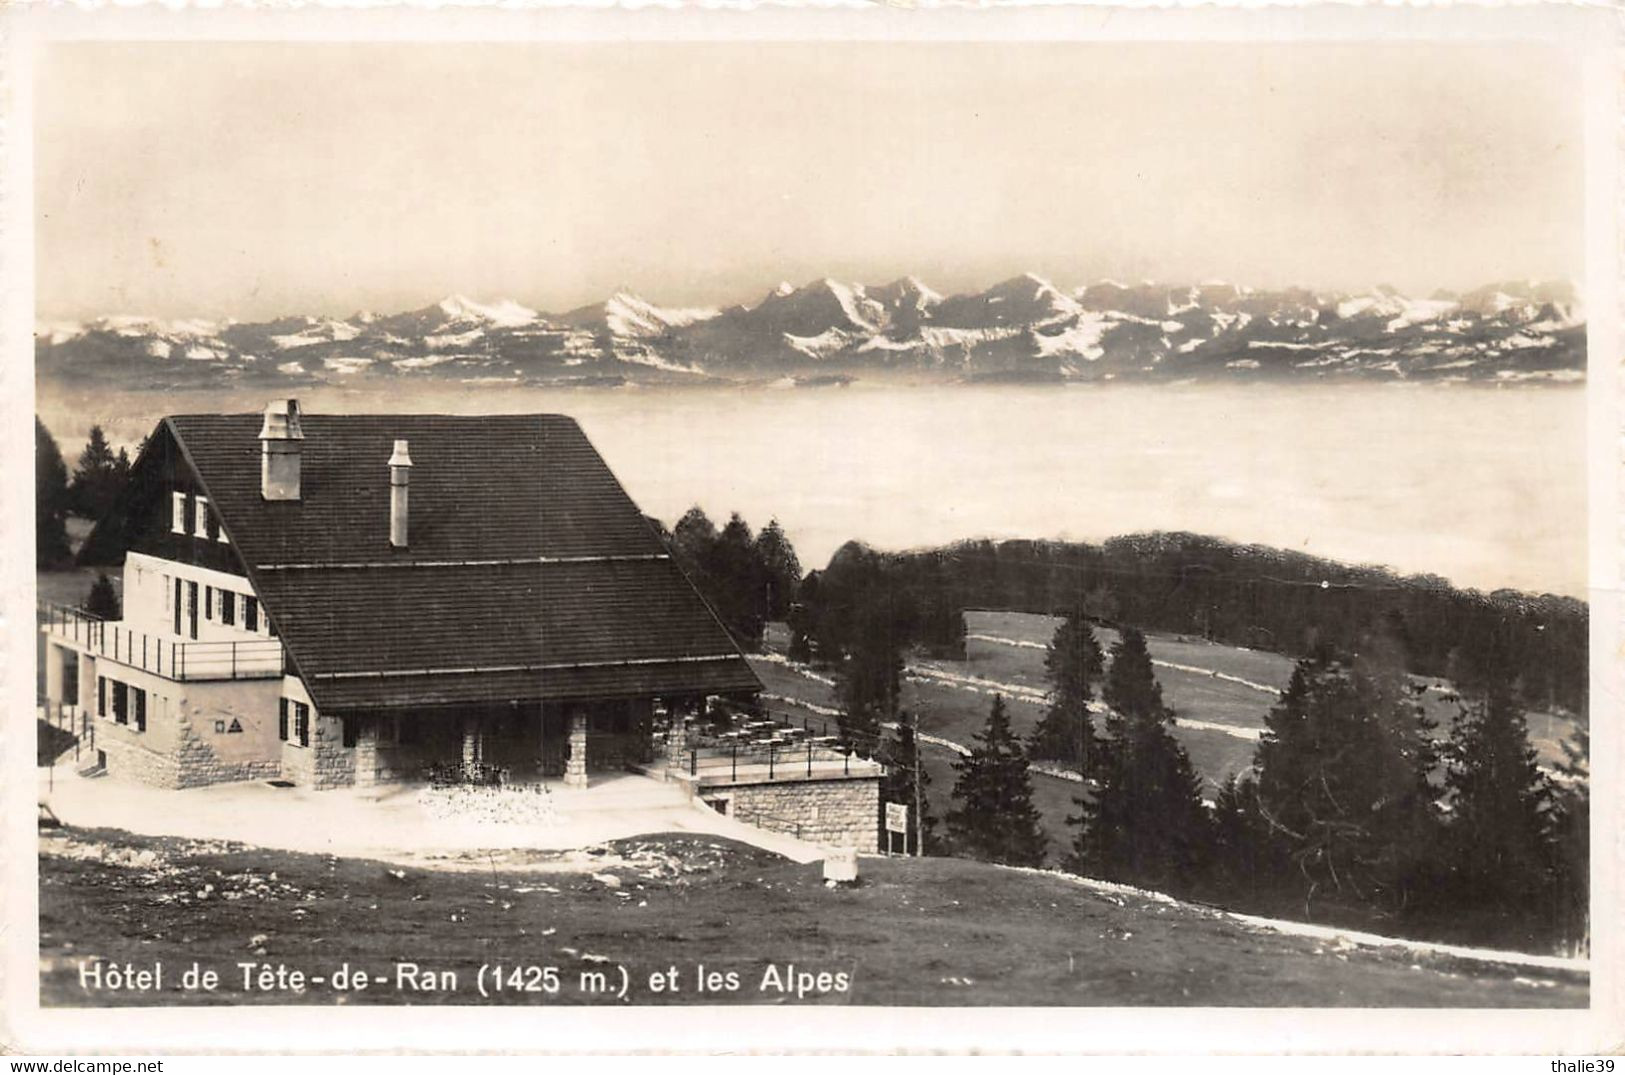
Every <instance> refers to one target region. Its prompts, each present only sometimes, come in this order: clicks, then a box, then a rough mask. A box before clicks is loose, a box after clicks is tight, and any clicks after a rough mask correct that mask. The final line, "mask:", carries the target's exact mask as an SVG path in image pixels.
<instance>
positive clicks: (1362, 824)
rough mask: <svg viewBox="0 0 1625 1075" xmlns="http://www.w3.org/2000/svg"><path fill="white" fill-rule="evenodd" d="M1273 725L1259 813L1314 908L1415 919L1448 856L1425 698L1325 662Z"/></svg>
mask: <svg viewBox="0 0 1625 1075" xmlns="http://www.w3.org/2000/svg"><path fill="white" fill-rule="evenodd" d="M1401 678H1402V677H1401ZM1264 724H1265V730H1264V735H1263V738H1262V739H1261V740H1260V742H1259V746H1258V751H1257V754H1256V763H1255V767H1256V768H1257V770H1258V806H1259V813H1260V815H1261V816H1262V817H1263V818H1264V820H1265V822H1266V824H1267V825H1268V828H1269V834H1270V835H1269V838H1270V841H1271V843H1272V844H1273V845H1274V850H1273V855H1274V858H1275V860H1276V861H1277V862H1279V863H1282V864H1284V865H1283V871H1284V873H1286V874H1288V875H1291V876H1293V877H1294V878H1295V880H1296V882H1297V883H1298V884H1299V886H1300V887H1301V889H1302V891H1303V893H1304V896H1305V900H1306V902H1307V901H1309V900H1312V899H1313V898H1316V897H1317V896H1318V895H1320V894H1322V893H1337V894H1338V895H1339V897H1340V898H1342V899H1344V900H1353V901H1356V902H1361V903H1365V904H1368V905H1371V906H1375V907H1378V908H1381V909H1384V910H1387V911H1390V912H1396V911H1398V910H1401V909H1403V908H1404V907H1406V906H1407V905H1408V904H1409V903H1410V902H1411V900H1412V896H1413V895H1414V894H1415V893H1416V892H1417V891H1418V889H1419V888H1421V887H1425V883H1424V880H1423V879H1424V876H1425V875H1426V874H1427V872H1428V871H1429V870H1430V869H1431V865H1430V858H1431V855H1432V853H1433V851H1434V849H1435V848H1436V847H1437V814H1436V811H1435V808H1434V805H1433V800H1434V798H1435V792H1434V789H1433V788H1432V787H1430V785H1429V783H1428V773H1429V771H1430V770H1431V768H1432V766H1433V764H1434V761H1435V756H1434V751H1433V749H1432V747H1431V737H1430V736H1429V735H1428V734H1427V729H1428V727H1429V724H1428V722H1427V720H1426V717H1425V714H1424V713H1423V711H1422V708H1421V705H1420V703H1419V702H1418V701H1417V699H1416V696H1415V694H1414V693H1413V692H1412V691H1411V690H1410V689H1409V688H1408V686H1403V685H1400V684H1399V683H1397V682H1396V681H1394V680H1393V679H1392V677H1381V676H1373V675H1372V674H1370V673H1369V672H1367V671H1364V670H1361V669H1350V668H1349V667H1347V666H1346V665H1344V664H1343V663H1341V662H1339V661H1337V660H1334V659H1333V658H1332V656H1331V655H1330V654H1329V653H1328V652H1326V651H1320V652H1317V653H1316V654H1314V655H1312V656H1311V657H1309V658H1306V659H1305V660H1302V661H1300V662H1298V665H1297V667H1296V668H1294V670H1293V673H1292V679H1291V681H1290V682H1289V683H1288V685H1287V689H1286V691H1285V693H1283V694H1282V696H1281V699H1280V701H1279V702H1277V703H1276V705H1275V706H1274V707H1273V708H1272V709H1271V710H1270V711H1269V713H1268V714H1267V715H1266V716H1265V718H1264Z"/></svg>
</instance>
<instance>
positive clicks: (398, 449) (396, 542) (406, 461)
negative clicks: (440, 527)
mask: <svg viewBox="0 0 1625 1075" xmlns="http://www.w3.org/2000/svg"><path fill="white" fill-rule="evenodd" d="M411 481H412V457H411V456H410V455H408V454H407V451H406V442H405V441H404V440H398V441H396V442H395V452H394V454H393V455H391V456H390V457H389V543H390V544H391V545H393V546H395V547H396V548H397V549H404V548H406V500H407V493H408V492H409V489H408V486H409V485H410V483H411Z"/></svg>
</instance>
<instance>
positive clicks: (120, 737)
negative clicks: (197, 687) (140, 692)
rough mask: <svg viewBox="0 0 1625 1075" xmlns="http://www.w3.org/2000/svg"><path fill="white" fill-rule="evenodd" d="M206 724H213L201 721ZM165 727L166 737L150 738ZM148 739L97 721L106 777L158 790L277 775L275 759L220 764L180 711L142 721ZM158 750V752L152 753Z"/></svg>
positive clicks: (190, 717) (278, 768)
mask: <svg viewBox="0 0 1625 1075" xmlns="http://www.w3.org/2000/svg"><path fill="white" fill-rule="evenodd" d="M206 719H209V720H211V721H212V719H213V718H206ZM160 720H163V721H167V722H168V723H169V724H170V727H169V729H168V731H169V732H170V734H169V735H167V736H152V737H151V738H150V739H149V738H148V734H150V732H151V731H153V730H156V729H155V728H154V725H155V724H156V723H157V722H158V721H160ZM147 727H148V729H149V732H148V733H142V732H136V731H134V730H132V729H131V728H129V727H127V726H124V725H119V724H114V723H112V722H111V721H106V720H102V721H98V722H97V726H96V749H97V750H100V751H103V752H105V753H106V755H107V771H108V773H109V774H110V775H112V776H115V777H118V778H120V779H124V780H135V781H138V782H140V783H142V784H150V785H152V786H153V787H159V788H172V789H175V788H198V787H204V786H206V785H208V784H224V783H230V782H232V781H237V780H270V779H273V778H275V777H276V776H277V775H278V774H279V773H280V772H281V771H282V766H281V763H280V761H279V760H278V759H276V758H243V759H226V758H222V757H220V755H219V754H217V753H216V752H215V750H214V748H213V747H212V746H211V745H210V743H209V741H208V740H207V739H205V738H204V737H203V736H202V735H201V734H199V732H198V729H197V728H196V727H194V725H193V715H192V713H191V712H189V711H188V710H187V709H186V708H185V707H180V711H179V712H175V713H172V714H170V715H169V716H167V717H157V716H154V715H150V714H149V715H148V717H147ZM154 747H159V748H160V749H154Z"/></svg>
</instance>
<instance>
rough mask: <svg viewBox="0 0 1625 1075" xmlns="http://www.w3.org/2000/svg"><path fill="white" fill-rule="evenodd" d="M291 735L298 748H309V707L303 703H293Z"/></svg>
mask: <svg viewBox="0 0 1625 1075" xmlns="http://www.w3.org/2000/svg"><path fill="white" fill-rule="evenodd" d="M293 734H294V735H295V736H296V737H297V738H298V739H299V745H300V746H302V747H308V746H310V706H308V705H306V704H305V703H304V702H295V703H293Z"/></svg>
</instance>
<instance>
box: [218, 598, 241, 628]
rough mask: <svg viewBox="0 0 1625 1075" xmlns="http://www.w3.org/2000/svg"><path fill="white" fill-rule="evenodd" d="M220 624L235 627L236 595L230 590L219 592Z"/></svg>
mask: <svg viewBox="0 0 1625 1075" xmlns="http://www.w3.org/2000/svg"><path fill="white" fill-rule="evenodd" d="M220 622H221V623H223V624H225V625H226V626H227V627H235V626H236V625H237V595H236V594H234V593H232V592H231V591H230V590H221V591H220Z"/></svg>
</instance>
